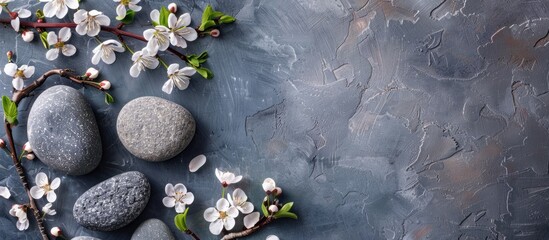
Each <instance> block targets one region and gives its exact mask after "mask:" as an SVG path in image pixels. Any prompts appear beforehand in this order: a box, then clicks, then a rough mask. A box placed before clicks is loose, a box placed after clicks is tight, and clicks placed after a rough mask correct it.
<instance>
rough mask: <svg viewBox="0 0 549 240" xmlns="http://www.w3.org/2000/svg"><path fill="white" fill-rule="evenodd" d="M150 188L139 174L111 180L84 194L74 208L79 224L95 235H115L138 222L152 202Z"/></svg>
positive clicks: (134, 173) (119, 176) (131, 173)
mask: <svg viewBox="0 0 549 240" xmlns="http://www.w3.org/2000/svg"><path fill="white" fill-rule="evenodd" d="M150 194H151V186H150V184H149V180H148V179H147V177H146V176H145V175H143V174H142V173H140V172H137V171H132V172H126V173H122V174H119V175H116V176H114V177H112V178H109V179H107V180H105V181H103V182H101V183H99V184H97V185H95V186H93V187H92V188H90V189H89V190H88V191H86V192H84V193H83V194H82V196H80V197H79V198H78V199H77V200H76V202H75V203H74V207H73V210H72V211H73V215H74V218H75V220H76V222H77V223H78V224H80V225H82V226H84V227H86V228H88V229H91V230H96V231H113V230H116V229H119V228H121V227H124V226H126V225H128V224H129V223H130V222H132V221H133V220H135V219H136V218H137V217H138V216H139V214H141V212H143V209H145V207H146V206H147V203H148V202H149V197H150Z"/></svg>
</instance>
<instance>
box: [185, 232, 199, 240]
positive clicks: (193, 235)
mask: <svg viewBox="0 0 549 240" xmlns="http://www.w3.org/2000/svg"><path fill="white" fill-rule="evenodd" d="M185 233H186V234H189V235H190V236H191V237H192V238H193V239H194V240H200V238H199V237H198V235H196V233H194V232H193V231H191V229H187V230H185Z"/></svg>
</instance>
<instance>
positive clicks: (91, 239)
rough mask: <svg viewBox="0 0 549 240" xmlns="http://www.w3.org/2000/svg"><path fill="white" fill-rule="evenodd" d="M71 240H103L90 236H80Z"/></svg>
mask: <svg viewBox="0 0 549 240" xmlns="http://www.w3.org/2000/svg"><path fill="white" fill-rule="evenodd" d="M71 240H101V239H100V238H94V237H89V236H78V237H73V238H71Z"/></svg>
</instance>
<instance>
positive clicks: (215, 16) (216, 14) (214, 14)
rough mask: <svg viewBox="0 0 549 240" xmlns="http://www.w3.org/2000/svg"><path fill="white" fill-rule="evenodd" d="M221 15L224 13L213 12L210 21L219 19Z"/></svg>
mask: <svg viewBox="0 0 549 240" xmlns="http://www.w3.org/2000/svg"><path fill="white" fill-rule="evenodd" d="M223 15H225V13H223V12H220V11H214V12H213V13H212V14H210V19H216V18H220V17H222V16H223Z"/></svg>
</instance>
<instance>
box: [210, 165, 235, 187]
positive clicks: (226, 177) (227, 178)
mask: <svg viewBox="0 0 549 240" xmlns="http://www.w3.org/2000/svg"><path fill="white" fill-rule="evenodd" d="M215 176H216V177H217V179H218V180H219V182H221V185H222V186H223V187H224V188H225V187H227V186H229V185H231V184H233V183H237V182H240V180H242V176H236V175H235V174H234V173H232V172H223V171H221V170H219V169H217V168H216V169H215Z"/></svg>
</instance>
